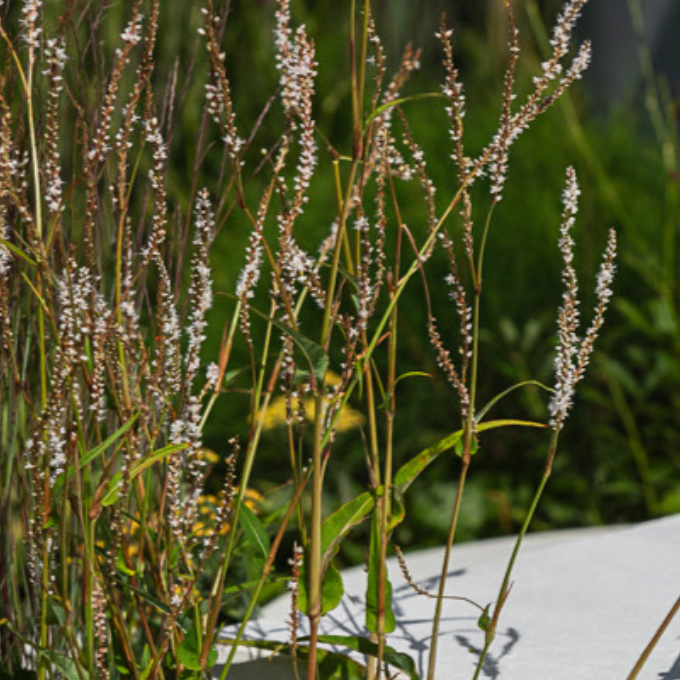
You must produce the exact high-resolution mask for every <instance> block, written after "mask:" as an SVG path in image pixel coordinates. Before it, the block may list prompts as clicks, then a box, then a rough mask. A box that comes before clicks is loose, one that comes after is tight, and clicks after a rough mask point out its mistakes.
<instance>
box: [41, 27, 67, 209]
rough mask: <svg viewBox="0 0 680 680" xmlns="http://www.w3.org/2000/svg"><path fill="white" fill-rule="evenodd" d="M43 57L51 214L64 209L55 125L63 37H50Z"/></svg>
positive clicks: (47, 191) (47, 194)
mask: <svg viewBox="0 0 680 680" xmlns="http://www.w3.org/2000/svg"><path fill="white" fill-rule="evenodd" d="M45 59H46V61H47V63H48V64H49V66H48V68H47V69H46V70H45V71H44V72H43V74H44V75H46V76H48V77H49V79H50V90H49V95H48V96H49V102H48V120H49V122H48V131H47V153H46V156H45V177H46V179H47V183H46V187H45V202H46V203H47V209H48V210H49V212H50V213H52V214H53V215H55V214H57V213H59V212H61V211H62V210H63V209H64V206H63V205H62V185H63V184H64V182H63V180H62V179H61V176H60V170H59V150H58V147H57V129H56V128H57V126H58V108H59V99H60V97H61V93H62V91H63V89H64V78H63V72H64V66H65V65H66V59H67V57H66V48H65V46H64V41H63V39H50V40H48V41H47V43H46V45H45Z"/></svg>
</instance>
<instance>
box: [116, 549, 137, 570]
mask: <svg viewBox="0 0 680 680" xmlns="http://www.w3.org/2000/svg"><path fill="white" fill-rule="evenodd" d="M116 569H118V571H119V572H120V573H121V574H126V575H127V576H134V575H135V572H134V570H133V569H128V566H127V564H125V559H124V558H123V551H122V550H119V551H118V554H117V555H116Z"/></svg>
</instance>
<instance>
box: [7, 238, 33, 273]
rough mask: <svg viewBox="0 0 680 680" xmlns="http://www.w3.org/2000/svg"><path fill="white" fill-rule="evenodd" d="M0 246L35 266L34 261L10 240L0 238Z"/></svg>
mask: <svg viewBox="0 0 680 680" xmlns="http://www.w3.org/2000/svg"><path fill="white" fill-rule="evenodd" d="M0 246H3V247H4V248H7V249H8V250H11V251H12V252H13V253H14V254H15V255H17V256H19V257H20V258H21V259H22V260H25V261H26V262H28V264H30V265H33V266H34V267H35V261H34V260H32V259H31V258H30V257H29V256H28V255H26V253H24V251H23V250H21V249H20V248H17V246H15V245H14V244H13V243H11V242H10V241H7V240H6V239H4V238H0Z"/></svg>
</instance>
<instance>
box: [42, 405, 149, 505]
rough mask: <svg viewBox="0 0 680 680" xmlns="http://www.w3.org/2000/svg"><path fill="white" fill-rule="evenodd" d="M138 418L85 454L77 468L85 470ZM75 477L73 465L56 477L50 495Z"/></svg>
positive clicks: (137, 416) (134, 418) (131, 419)
mask: <svg viewBox="0 0 680 680" xmlns="http://www.w3.org/2000/svg"><path fill="white" fill-rule="evenodd" d="M137 418H139V413H136V414H135V415H134V416H132V418H130V420H128V421H127V422H126V423H125V424H124V425H122V426H121V427H119V428H118V429H117V430H116V431H115V432H114V433H113V434H112V435H111V436H110V437H109V438H108V439H106V440H105V441H103V442H102V443H101V444H99V445H98V446H95V447H94V448H93V449H92V450H91V451H89V452H88V453H87V454H85V455H84V456H83V457H82V458H81V459H80V462H79V465H78V467H79V468H80V469H81V470H82V469H84V468H85V466H86V465H89V464H90V463H91V462H92V461H93V460H95V459H96V458H97V457H98V456H101V454H102V453H104V451H106V449H108V448H109V446H111V445H112V444H114V443H115V442H116V441H117V440H118V439H120V438H121V437H122V436H123V435H124V434H125V433H126V432H127V431H128V430H129V429H130V428H131V427H132V426H133V425H134V423H135V421H136V420H137ZM74 475H75V468H74V467H73V465H70V466H69V467H68V469H67V470H66V472H65V473H62V474H60V475H59V477H57V479H56V480H55V482H54V488H53V491H52V493H53V494H54V495H56V494H57V493H58V492H59V491H60V490H61V488H62V487H63V486H64V483H65V482H66V481H67V480H69V479H71V478H72V477H73V476H74Z"/></svg>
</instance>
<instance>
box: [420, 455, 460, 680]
mask: <svg viewBox="0 0 680 680" xmlns="http://www.w3.org/2000/svg"><path fill="white" fill-rule="evenodd" d="M469 466H470V456H469V454H468V455H467V456H463V463H462V465H461V469H460V475H459V477H458V489H457V490H456V499H455V501H454V504H453V512H452V514H451V524H450V525H449V534H448V536H447V539H446V548H445V550H444V560H443V562H442V571H441V576H440V578H439V590H438V591H437V604H436V606H435V613H434V619H433V622H432V635H431V642H430V658H429V661H428V667H427V678H428V680H434V672H435V666H436V664H437V643H438V637H439V626H440V623H441V616H442V606H443V604H444V596H445V594H446V577H447V575H448V573H449V560H450V557H451V549H452V548H453V540H454V538H455V536H456V529H457V527H458V517H459V516H460V505H461V500H462V498H463V489H464V488H465V480H466V478H467V471H468V468H469Z"/></svg>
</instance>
